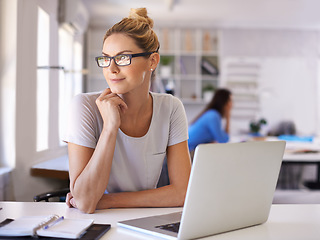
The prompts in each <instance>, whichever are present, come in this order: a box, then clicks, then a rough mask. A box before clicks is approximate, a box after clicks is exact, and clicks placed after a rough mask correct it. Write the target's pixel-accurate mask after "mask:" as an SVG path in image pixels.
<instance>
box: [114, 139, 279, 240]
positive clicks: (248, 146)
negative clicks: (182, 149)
mask: <svg viewBox="0 0 320 240" xmlns="http://www.w3.org/2000/svg"><path fill="white" fill-rule="evenodd" d="M284 149H285V142H284V141H273V142H245V143H227V144H202V145H199V146H198V147H197V148H196V150H195V155H194V161H193V165H192V169H191V175H190V179H189V185H188V190H187V195H186V199H185V204H184V208H183V211H182V212H179V213H173V214H166V215H159V216H152V217H146V218H140V219H132V220H126V221H121V222H118V225H119V226H121V227H125V228H129V229H132V230H136V231H140V232H144V233H148V234H152V235H155V236H159V237H163V238H166V239H194V238H199V237H204V236H210V235H214V234H218V233H223V232H227V231H231V230H236V229H240V228H245V227H249V226H253V225H258V224H262V223H264V222H266V221H267V219H268V216H269V211H270V207H271V204H272V200H273V194H274V190H275V188H276V184H277V179H278V176H279V171H280V167H281V162H282V157H283V153H284ZM174 230H176V232H175V231H174Z"/></svg>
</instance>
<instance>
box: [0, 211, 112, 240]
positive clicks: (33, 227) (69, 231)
mask: <svg viewBox="0 0 320 240" xmlns="http://www.w3.org/2000/svg"><path fill="white" fill-rule="evenodd" d="M92 226H95V227H94V228H91V227H92ZM101 226H102V228H101ZM90 229H91V230H90ZM109 229H110V225H109V224H103V225H102V224H94V225H93V220H92V219H69V218H64V217H62V216H58V215H51V216H25V217H21V218H18V219H17V220H6V221H4V222H2V224H1V226H0V239H6V238H11V237H30V239H31V238H33V237H40V238H42V237H50V238H66V239H79V238H80V239H82V236H85V235H87V234H88V232H89V230H90V232H91V233H89V234H91V237H92V238H91V239H99V238H100V237H101V236H102V235H103V234H104V233H105V232H107V231H108V230H109ZM97 230H98V232H96V233H95V234H94V235H97V234H98V235H100V236H93V235H92V232H94V231H97ZM99 231H100V233H99ZM97 237H98V238H97ZM19 239H20V238H19ZM26 239H27V238H26ZM84 239H86V238H84Z"/></svg>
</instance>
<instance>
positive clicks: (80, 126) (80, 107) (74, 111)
mask: <svg viewBox="0 0 320 240" xmlns="http://www.w3.org/2000/svg"><path fill="white" fill-rule="evenodd" d="M96 112H97V107H96V105H95V99H94V98H92V97H90V96H89V95H86V94H79V95H77V96H75V97H74V98H73V99H72V101H71V103H70V109H69V116H68V125H67V126H68V127H67V131H66V134H65V137H64V139H63V141H65V142H70V143H75V144H78V145H81V146H85V147H89V148H95V147H96V144H97V141H98V138H97V136H96V135H97V134H96V132H97V126H98V124H97V117H96V115H97V114H96Z"/></svg>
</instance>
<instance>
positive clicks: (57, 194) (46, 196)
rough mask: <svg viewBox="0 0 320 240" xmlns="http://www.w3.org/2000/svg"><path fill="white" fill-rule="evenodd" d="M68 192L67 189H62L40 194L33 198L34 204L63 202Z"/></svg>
mask: <svg viewBox="0 0 320 240" xmlns="http://www.w3.org/2000/svg"><path fill="white" fill-rule="evenodd" d="M68 192H70V189H69V188H64V189H61V190H56V191H49V192H45V193H41V194H39V195H36V196H34V197H33V201H34V202H40V201H45V202H65V200H66V195H67V193H68Z"/></svg>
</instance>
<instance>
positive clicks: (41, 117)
mask: <svg viewBox="0 0 320 240" xmlns="http://www.w3.org/2000/svg"><path fill="white" fill-rule="evenodd" d="M49 29H50V18H49V15H48V14H47V13H46V12H45V11H44V10H42V9H41V8H38V49H37V50H38V51H37V64H38V70H37V151H38V152H39V151H43V150H46V149H48V147H49V69H48V68H47V69H46V68H43V67H48V66H49V44H50V40H49Z"/></svg>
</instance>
